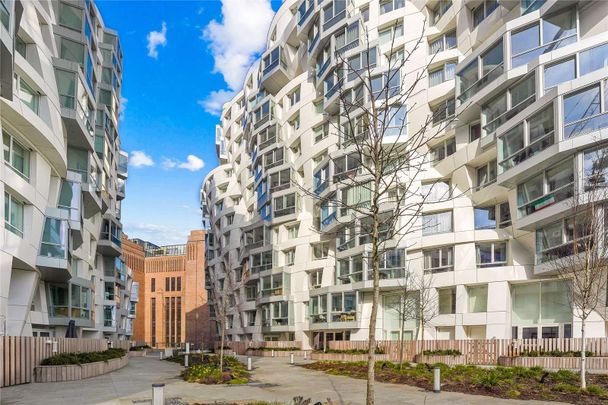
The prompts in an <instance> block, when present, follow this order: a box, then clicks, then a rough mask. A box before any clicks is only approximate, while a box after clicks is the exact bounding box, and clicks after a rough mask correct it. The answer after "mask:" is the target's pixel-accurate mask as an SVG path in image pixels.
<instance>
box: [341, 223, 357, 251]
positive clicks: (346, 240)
mask: <svg viewBox="0 0 608 405" xmlns="http://www.w3.org/2000/svg"><path fill="white" fill-rule="evenodd" d="M356 237H357V236H356V233H355V224H354V222H353V223H350V224H349V225H346V226H344V227H342V228H340V230H338V232H337V235H336V250H337V251H338V252H343V251H345V250H348V249H352V248H354V247H355V242H356Z"/></svg>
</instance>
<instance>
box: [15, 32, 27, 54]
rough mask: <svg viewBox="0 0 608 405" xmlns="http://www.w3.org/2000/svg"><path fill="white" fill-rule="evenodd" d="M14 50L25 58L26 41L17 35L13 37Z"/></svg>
mask: <svg viewBox="0 0 608 405" xmlns="http://www.w3.org/2000/svg"><path fill="white" fill-rule="evenodd" d="M15 50H16V51H17V52H19V54H20V55H21V56H23V57H24V58H25V59H27V43H26V42H25V41H24V40H23V38H21V37H20V36H19V35H17V36H16V37H15Z"/></svg>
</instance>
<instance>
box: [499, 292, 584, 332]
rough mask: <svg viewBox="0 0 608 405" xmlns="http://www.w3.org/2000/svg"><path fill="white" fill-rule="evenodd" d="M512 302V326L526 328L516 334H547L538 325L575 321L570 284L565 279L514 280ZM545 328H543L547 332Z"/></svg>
mask: <svg viewBox="0 0 608 405" xmlns="http://www.w3.org/2000/svg"><path fill="white" fill-rule="evenodd" d="M511 302H512V304H511V322H512V324H513V326H518V327H521V328H522V332H523V334H520V336H516V337H522V338H538V337H547V336H544V333H541V334H539V333H538V327H542V326H558V325H560V324H571V322H572V308H571V306H570V303H569V301H568V285H567V284H566V282H565V281H562V280H554V281H543V282H536V283H526V284H514V285H512V286H511ZM564 326H566V325H564ZM543 329H544V328H542V329H541V331H542V332H545V331H544V330H543ZM546 332H551V331H550V330H546ZM548 337H552V336H548Z"/></svg>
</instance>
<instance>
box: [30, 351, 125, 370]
mask: <svg viewBox="0 0 608 405" xmlns="http://www.w3.org/2000/svg"><path fill="white" fill-rule="evenodd" d="M125 354H126V351H125V350H124V349H108V350H106V351H103V352H88V353H61V354H57V355H55V356H52V357H49V358H47V359H44V360H42V362H41V363H40V365H41V366H67V365H70V364H86V363H95V362H97V361H108V360H112V359H118V358H120V357H123V356H124V355H125Z"/></svg>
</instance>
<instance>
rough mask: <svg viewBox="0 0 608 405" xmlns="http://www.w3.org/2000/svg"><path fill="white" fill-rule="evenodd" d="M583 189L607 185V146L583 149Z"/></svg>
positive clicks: (587, 189) (588, 189) (594, 188)
mask: <svg viewBox="0 0 608 405" xmlns="http://www.w3.org/2000/svg"><path fill="white" fill-rule="evenodd" d="M583 174H584V178H583V179H584V186H585V191H592V190H596V189H598V188H600V187H602V188H603V187H607V186H608V148H607V147H603V148H598V149H592V150H587V151H585V153H584V155H583Z"/></svg>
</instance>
